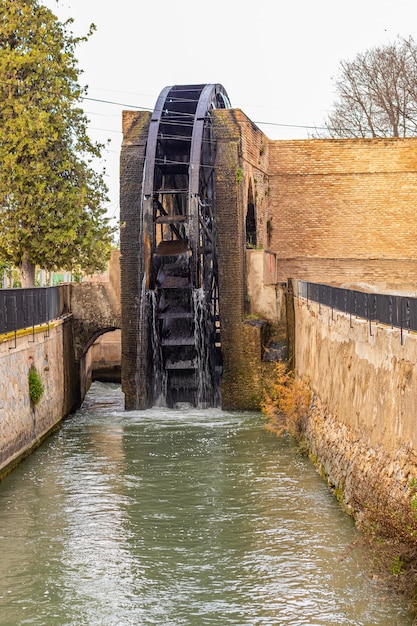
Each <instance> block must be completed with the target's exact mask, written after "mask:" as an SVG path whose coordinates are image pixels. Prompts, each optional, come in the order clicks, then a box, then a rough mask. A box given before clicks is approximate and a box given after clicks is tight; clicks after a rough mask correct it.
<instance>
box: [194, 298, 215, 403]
mask: <svg viewBox="0 0 417 626" xmlns="http://www.w3.org/2000/svg"><path fill="white" fill-rule="evenodd" d="M193 309H194V340H195V347H196V353H197V370H196V376H197V398H196V406H197V407H199V408H206V407H208V406H210V405H211V404H212V398H213V383H212V379H211V371H210V361H209V352H208V346H207V342H206V332H207V330H206V317H207V312H206V299H205V294H204V290H203V288H200V289H193Z"/></svg>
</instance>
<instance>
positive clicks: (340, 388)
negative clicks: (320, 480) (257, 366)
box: [295, 298, 417, 513]
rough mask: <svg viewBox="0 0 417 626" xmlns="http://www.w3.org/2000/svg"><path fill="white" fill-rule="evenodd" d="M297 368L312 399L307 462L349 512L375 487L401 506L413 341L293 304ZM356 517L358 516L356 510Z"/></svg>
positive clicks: (412, 452) (415, 379) (411, 468)
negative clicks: (320, 472)
mask: <svg viewBox="0 0 417 626" xmlns="http://www.w3.org/2000/svg"><path fill="white" fill-rule="evenodd" d="M295 338H296V340H295V366H296V371H297V373H298V375H300V376H301V377H303V378H304V379H305V380H307V381H308V383H309V385H310V387H311V389H312V391H313V393H314V410H313V412H312V414H311V416H310V418H309V420H308V424H307V430H306V435H307V439H308V442H309V445H310V447H311V450H312V454H313V457H314V458H315V460H316V461H317V462H318V463H319V465H320V466H321V468H322V469H323V472H324V473H325V474H326V476H327V478H328V480H329V482H330V483H331V484H332V485H334V486H335V487H336V488H337V490H338V491H339V493H340V494H343V498H344V501H345V503H346V504H347V506H348V507H351V508H352V510H353V511H354V510H355V509H357V508H358V507H359V504H358V503H360V502H361V493H362V492H364V493H366V490H367V489H368V490H369V485H378V488H379V489H381V492H382V493H384V494H385V497H388V498H389V500H390V501H391V505H392V506H399V503H400V502H403V503H404V504H405V506H407V503H408V500H407V498H409V490H408V486H409V484H410V480H411V479H415V478H416V477H417V431H416V428H415V419H416V417H415V416H416V411H417V372H416V370H415V363H416V360H417V335H416V334H414V333H406V334H404V336H403V341H401V336H400V330H399V329H398V330H397V329H391V328H390V327H386V326H381V325H378V324H376V323H374V324H372V326H371V327H370V325H369V322H368V321H366V320H360V319H350V317H349V316H348V315H345V314H342V313H340V312H337V311H333V313H332V311H331V309H329V308H327V307H325V306H323V305H318V304H316V303H312V302H308V303H307V301H306V300H304V299H302V298H296V300H295ZM356 513H357V511H356Z"/></svg>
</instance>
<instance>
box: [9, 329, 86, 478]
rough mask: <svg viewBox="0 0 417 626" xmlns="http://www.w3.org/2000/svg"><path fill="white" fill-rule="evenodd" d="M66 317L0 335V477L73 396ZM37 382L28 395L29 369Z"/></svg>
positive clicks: (61, 414) (72, 402) (70, 405)
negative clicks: (36, 391) (35, 396)
mask: <svg viewBox="0 0 417 626" xmlns="http://www.w3.org/2000/svg"><path fill="white" fill-rule="evenodd" d="M73 353H74V350H73V343H72V326H71V321H70V320H69V319H68V320H67V319H61V320H57V321H55V322H51V323H50V324H49V325H45V326H37V327H35V328H34V329H26V330H21V331H17V333H16V335H15V334H14V333H9V334H7V335H1V337H0V477H2V476H4V475H5V474H6V473H7V472H8V471H9V470H10V469H12V468H13V467H14V465H15V464H16V463H17V462H18V461H19V460H20V459H21V458H22V457H24V456H25V455H27V454H29V452H30V451H31V450H32V449H33V448H34V447H35V446H37V445H39V443H41V442H42V441H43V440H44V439H45V437H46V436H47V435H48V434H49V433H50V432H51V430H53V429H54V428H55V427H56V426H57V425H58V424H59V422H60V421H61V419H62V418H63V417H65V416H66V415H68V414H69V413H70V412H71V410H72V409H73V408H74V405H75V404H76V401H77V391H76V385H75V381H76V372H75V363H74V358H73ZM31 368H34V369H35V370H36V373H37V376H38V379H39V381H40V383H41V386H42V389H43V391H42V393H41V396H40V399H39V401H38V402H37V403H36V404H34V403H33V402H32V401H31V397H30V391H29V371H30V369H31Z"/></svg>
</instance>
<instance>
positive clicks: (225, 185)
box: [121, 109, 417, 408]
mask: <svg viewBox="0 0 417 626" xmlns="http://www.w3.org/2000/svg"><path fill="white" fill-rule="evenodd" d="M149 119H150V115H149V114H148V113H136V112H131V111H127V112H125V113H124V117H123V133H124V140H123V147H122V154H121V249H122V257H121V277H122V278H121V280H122V290H121V291H122V295H121V299H122V311H123V312H122V328H123V330H122V346H123V348H122V350H123V367H122V384H123V389H124V391H125V394H126V398H127V404H126V406H127V408H138V407H140V406H145V405H146V398H147V393H146V384H145V382H144V381H145V380H146V372H147V356H146V354H145V353H144V351H143V347H141V346H140V345H139V344H138V335H141V336H142V337H143V336H144V335H145V333H146V329H145V328H140V320H141V316H140V315H139V314H138V311H139V308H140V297H139V296H140V289H141V281H142V278H143V273H144V269H143V259H142V257H141V243H140V223H139V210H140V192H141V185H142V168H143V163H144V154H145V146H146V138H147V132H148V126H149ZM212 119H213V129H214V135H215V137H216V140H217V160H216V198H217V200H216V213H217V221H218V255H219V291H220V317H221V331H222V353H223V361H224V373H223V384H222V403H223V407H224V408H254V402H253V399H254V398H258V397H259V384H260V383H259V381H260V380H261V377H260V375H259V371H254V372H252V374H251V373H248V369H247V354H246V349H248V350H249V351H250V349H249V348H247V345H248V344H246V343H245V342H242V340H241V339H242V336H245V333H246V330H243V328H244V325H245V315H246V314H247V313H248V312H250V313H257V312H258V311H257V306H258V304H257V302H256V298H257V297H258V295H256V298H255V299H251V297H250V296H251V293H248V290H250V288H249V287H248V284H249V281H247V273H248V270H249V269H250V268H249V266H247V265H246V264H247V259H248V257H247V255H245V248H246V215H247V210H248V206H249V204H250V203H252V204H253V205H254V210H255V218H256V247H257V249H258V250H263V251H264V254H265V259H266V261H267V262H265V263H264V264H263V266H264V268H266V269H264V281H263V282H264V285H268V289H267V290H266V291H267V294H266V296H265V297H267V298H268V302H267V305H268V306H267V308H268V310H272V311H273V310H276V311H277V312H278V311H282V306H280V305H279V296H278V287H279V285H280V284H285V282H286V281H287V280H288V279H289V278H291V279H303V280H310V281H314V282H325V283H333V284H338V285H344V286H348V287H352V288H358V287H359V288H372V289H379V290H380V291H384V290H385V291H387V290H395V291H398V290H401V291H406V292H407V293H410V294H413V293H415V291H416V289H417V237H416V235H417V228H416V220H415V199H416V197H417V139H414V138H409V139H363V140H361V139H358V140H356V139H355V140H351V139H346V140H335V139H331V140H325V139H320V140H297V141H271V140H269V139H268V138H267V137H266V136H265V135H264V134H263V133H262V132H261V131H260V130H259V128H257V127H256V126H255V124H254V123H253V122H252V121H251V120H250V119H249V118H248V117H247V116H246V115H245V114H244V113H243V112H242V111H240V110H239V109H229V110H224V109H219V110H215V111H213V113H212ZM258 265H259V264H258ZM252 282H253V281H252ZM274 285H276V286H277V287H276V294H274V289H275V287H274ZM266 291H265V290H264V293H266ZM256 293H257V294H259V293H260V291H259V290H257V292H256ZM274 298H277V300H276V302H274ZM249 300H250V306H248V301H249ZM258 309H259V312H262V310H264V309H265V307H262V306H261V305H260V304H259V306H258ZM277 316H279V313H277ZM273 321H281V320H279V319H276V320H273ZM139 331H140V332H139ZM253 332H256V331H253V329H252V330H251V333H252V334H253ZM252 340H253V337H252ZM257 341H258V343H259V342H261V338H260V333H259V336H258V339H257ZM258 347H259V346H258ZM258 347H257V348H256V349H255V352H256V353H259V350H258ZM255 369H256V368H255ZM249 379H250V380H252V381H253V385H252V386H251V385H249V383H248V381H249ZM236 381H241V384H238V383H236ZM238 389H240V391H237V390H238ZM243 390H247V394H246V392H245V391H243ZM245 394H246V395H245ZM251 399H252V400H251Z"/></svg>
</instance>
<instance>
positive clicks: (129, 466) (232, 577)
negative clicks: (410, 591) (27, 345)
mask: <svg viewBox="0 0 417 626" xmlns="http://www.w3.org/2000/svg"><path fill="white" fill-rule="evenodd" d="M355 536H356V531H355V529H354V526H353V524H352V522H351V520H350V519H349V518H348V517H347V516H346V515H345V514H344V513H343V512H342V511H341V510H340V508H339V506H338V504H337V502H336V501H335V499H334V498H333V496H332V495H331V494H330V493H329V491H328V489H327V487H326V485H325V483H324V482H323V481H322V479H321V478H320V477H319V476H318V474H317V473H316V471H315V469H314V467H313V466H312V465H311V463H310V462H309V461H308V459H305V458H303V457H301V456H299V455H298V454H297V451H296V449H295V446H294V444H293V443H292V442H291V441H290V440H287V439H279V438H277V437H275V436H274V435H273V434H271V433H269V432H268V431H266V430H265V428H264V427H263V424H262V418H261V417H260V416H259V415H257V414H253V413H247V414H235V413H227V412H222V411H220V410H204V411H197V410H194V409H183V410H165V409H152V410H148V411H143V412H139V411H138V412H124V411H123V400H122V394H121V391H120V388H119V387H118V386H117V385H102V384H99V383H94V385H93V386H92V388H91V390H90V392H89V394H88V397H87V399H86V402H85V404H84V406H83V408H82V409H81V410H80V411H79V412H78V413H77V414H75V415H73V416H72V417H70V418H69V419H68V420H66V421H65V422H64V424H63V426H62V428H61V429H60V430H59V431H58V432H56V433H55V434H54V435H53V436H52V437H51V438H50V439H48V441H46V442H45V443H44V444H43V445H42V446H41V447H40V448H39V449H38V450H37V451H36V452H35V453H34V454H33V455H31V456H30V457H29V458H27V459H26V460H25V461H24V462H23V463H22V464H21V465H20V466H19V467H18V468H17V469H16V470H15V471H14V472H12V474H10V475H9V476H8V477H7V478H6V479H5V480H4V481H3V482H2V483H0V624H1V626H20V625H26V624H30V625H36V626H64V625H65V626H129V625H140V626H151V625H152V626H153V625H158V626H161V625H163V626H205V625H212V626H229V625H232V624H236V625H238V626H258V625H259V626H260V625H267V624H268V625H274V626H279V625H286V624H292V625H297V626H298V625H304V624H306V625H307V624H308V625H310V626H313V625H314V626H319V625H326V626H327V625H331V626H335V625H338V624H350V625H352V626H361V625H364V626H365V625H366V626H370V625H384V626H406V625H411V624H412V622H413V620H412V616H411V614H410V613H409V612H408V611H407V609H406V607H405V606H404V603H402V602H401V601H400V600H399V599H398V598H396V597H395V596H392V595H390V593H388V592H386V591H384V590H382V589H380V588H379V587H378V586H377V585H376V584H375V583H373V582H372V580H370V577H369V576H368V574H367V572H366V566H365V565H364V563H363V562H362V558H361V554H360V553H359V551H358V550H353V551H349V550H348V547H349V544H350V543H351V542H352V540H353V539H354V538H355Z"/></svg>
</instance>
